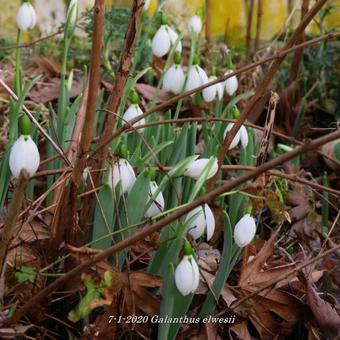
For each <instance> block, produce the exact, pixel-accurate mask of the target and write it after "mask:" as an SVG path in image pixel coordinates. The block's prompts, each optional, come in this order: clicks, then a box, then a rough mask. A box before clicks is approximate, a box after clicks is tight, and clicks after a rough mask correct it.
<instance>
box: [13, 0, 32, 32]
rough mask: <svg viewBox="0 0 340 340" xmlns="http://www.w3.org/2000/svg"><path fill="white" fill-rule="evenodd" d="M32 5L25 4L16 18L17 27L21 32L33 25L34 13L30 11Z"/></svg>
mask: <svg viewBox="0 0 340 340" xmlns="http://www.w3.org/2000/svg"><path fill="white" fill-rule="evenodd" d="M30 6H31V5H30V4H28V3H23V4H22V5H21V6H20V7H19V10H18V13H17V16H16V22H17V26H18V28H19V29H20V30H21V31H25V30H27V29H28V28H30V26H31V24H32V12H31V9H30Z"/></svg>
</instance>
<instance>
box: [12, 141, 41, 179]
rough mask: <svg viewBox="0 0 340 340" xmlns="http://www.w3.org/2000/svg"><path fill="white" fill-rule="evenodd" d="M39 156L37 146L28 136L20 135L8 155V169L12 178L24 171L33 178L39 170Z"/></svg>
mask: <svg viewBox="0 0 340 340" xmlns="http://www.w3.org/2000/svg"><path fill="white" fill-rule="evenodd" d="M39 163H40V155H39V150H38V147H37V145H36V144H35V143H34V141H33V140H32V138H31V136H29V135H21V136H20V137H19V138H18V139H17V140H16V141H15V142H14V144H13V146H12V148H11V151H10V154H9V168H10V169H11V172H12V175H13V176H14V177H19V175H20V171H21V170H23V169H25V170H26V171H27V172H28V173H29V175H30V176H33V175H34V174H35V173H36V171H37V170H38V168H39Z"/></svg>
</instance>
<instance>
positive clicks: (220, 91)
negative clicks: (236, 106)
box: [216, 83, 224, 100]
mask: <svg viewBox="0 0 340 340" xmlns="http://www.w3.org/2000/svg"><path fill="white" fill-rule="evenodd" d="M216 88H217V97H218V99H220V100H221V99H222V98H223V93H224V88H223V84H222V83H217V84H216Z"/></svg>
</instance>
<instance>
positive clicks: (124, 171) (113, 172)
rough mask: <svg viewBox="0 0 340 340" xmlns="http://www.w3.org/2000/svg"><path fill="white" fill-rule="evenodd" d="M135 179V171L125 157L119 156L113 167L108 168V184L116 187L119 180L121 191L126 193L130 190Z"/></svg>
mask: <svg viewBox="0 0 340 340" xmlns="http://www.w3.org/2000/svg"><path fill="white" fill-rule="evenodd" d="M135 181H136V175H135V172H134V171H133V168H132V166H131V165H130V163H129V162H128V161H127V160H126V159H124V158H119V159H118V161H116V162H115V164H114V166H113V168H110V171H109V185H110V186H111V187H112V188H114V187H116V185H117V184H118V183H119V182H121V187H122V191H123V193H126V192H128V191H130V190H131V188H132V187H133V185H134V183H135Z"/></svg>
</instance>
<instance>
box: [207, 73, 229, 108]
mask: <svg viewBox="0 0 340 340" xmlns="http://www.w3.org/2000/svg"><path fill="white" fill-rule="evenodd" d="M215 79H216V77H215V76H211V77H210V78H209V79H208V82H210V81H213V80H215ZM223 92H224V91H223V84H222V83H217V84H215V85H212V86H209V87H207V88H205V89H204V90H203V91H202V94H203V99H204V101H206V102H207V103H210V102H212V101H213V100H214V99H215V98H216V96H217V98H218V99H222V98H223Z"/></svg>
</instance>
